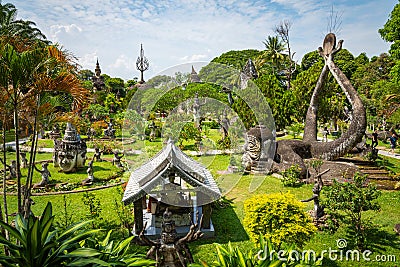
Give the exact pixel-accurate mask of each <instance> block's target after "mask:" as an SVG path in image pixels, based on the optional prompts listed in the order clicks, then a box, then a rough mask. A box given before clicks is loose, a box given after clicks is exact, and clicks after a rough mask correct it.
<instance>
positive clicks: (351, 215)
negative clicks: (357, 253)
mask: <svg viewBox="0 0 400 267" xmlns="http://www.w3.org/2000/svg"><path fill="white" fill-rule="evenodd" d="M324 195H325V200H324V201H323V205H324V206H325V209H326V210H327V211H328V213H329V214H330V215H331V216H333V218H335V219H337V220H340V221H341V222H343V223H345V224H346V225H348V227H349V228H350V229H351V230H352V234H351V236H353V237H354V239H355V243H356V245H357V246H358V247H359V248H364V245H365V241H366V233H365V229H366V222H365V221H364V219H363V216H362V215H363V213H364V212H366V211H369V210H371V211H379V209H380V206H379V203H378V202H377V198H378V197H379V195H380V191H379V190H378V189H377V188H376V186H375V185H373V184H370V183H368V184H366V175H364V176H363V175H361V174H359V173H356V174H355V175H354V177H353V181H351V182H344V183H342V182H337V181H336V180H334V182H333V184H332V186H330V187H324ZM341 214H345V216H341ZM353 232H354V233H353Z"/></svg>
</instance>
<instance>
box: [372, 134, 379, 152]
mask: <svg viewBox="0 0 400 267" xmlns="http://www.w3.org/2000/svg"><path fill="white" fill-rule="evenodd" d="M377 146H378V130H375V131H374V132H373V133H372V141H371V147H372V149H374V148H375V147H377Z"/></svg>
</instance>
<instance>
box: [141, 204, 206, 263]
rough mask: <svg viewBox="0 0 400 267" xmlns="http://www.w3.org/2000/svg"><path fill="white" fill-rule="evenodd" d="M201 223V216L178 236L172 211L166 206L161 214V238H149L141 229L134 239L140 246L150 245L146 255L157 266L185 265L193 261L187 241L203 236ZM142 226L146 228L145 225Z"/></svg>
mask: <svg viewBox="0 0 400 267" xmlns="http://www.w3.org/2000/svg"><path fill="white" fill-rule="evenodd" d="M201 224H202V218H201V219H200V223H199V224H198V223H197V222H196V224H192V225H191V226H190V229H189V232H188V233H187V234H186V236H184V237H182V238H179V237H178V236H177V232H176V228H175V221H174V220H173V219H172V213H171V212H170V211H169V210H168V208H167V209H166V210H165V212H164V214H163V221H162V225H161V239H158V240H150V239H148V238H147V237H146V236H145V235H144V234H143V232H144V231H143V230H142V231H141V233H140V234H139V236H136V237H135V239H134V240H135V241H136V243H137V244H139V245H141V246H151V248H150V250H149V251H148V252H147V255H146V257H147V258H150V259H153V260H155V261H157V266H159V267H185V266H187V265H188V264H190V263H193V262H194V261H193V256H192V253H191V252H190V249H189V246H188V243H189V242H193V241H196V240H198V239H199V238H201V237H202V236H203V233H202V232H201V230H200V229H201ZM144 228H146V225H145V227H144Z"/></svg>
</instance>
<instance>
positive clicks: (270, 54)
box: [263, 36, 285, 69]
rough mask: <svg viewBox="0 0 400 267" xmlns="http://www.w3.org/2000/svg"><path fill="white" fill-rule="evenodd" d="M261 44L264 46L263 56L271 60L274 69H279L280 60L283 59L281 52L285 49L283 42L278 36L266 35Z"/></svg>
mask: <svg viewBox="0 0 400 267" xmlns="http://www.w3.org/2000/svg"><path fill="white" fill-rule="evenodd" d="M263 44H264V45H265V48H266V50H265V52H264V55H263V57H264V58H265V59H266V60H267V61H271V62H272V64H273V66H274V67H275V68H276V69H279V66H280V62H281V61H282V60H284V59H285V55H284V54H283V51H285V45H284V43H282V42H281V41H280V40H279V38H278V36H268V37H267V39H266V40H265V42H263Z"/></svg>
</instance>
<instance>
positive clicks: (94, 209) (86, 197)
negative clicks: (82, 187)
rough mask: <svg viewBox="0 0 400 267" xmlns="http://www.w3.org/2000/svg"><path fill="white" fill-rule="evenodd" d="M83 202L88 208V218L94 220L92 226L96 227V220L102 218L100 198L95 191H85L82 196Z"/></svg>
mask: <svg viewBox="0 0 400 267" xmlns="http://www.w3.org/2000/svg"><path fill="white" fill-rule="evenodd" d="M82 202H83V204H85V205H86V208H87V214H86V219H89V220H92V227H93V228H95V227H96V223H95V220H97V219H99V218H100V213H101V205H100V200H99V199H98V198H97V197H96V195H95V194H94V193H91V192H85V193H84V194H83V197H82Z"/></svg>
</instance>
